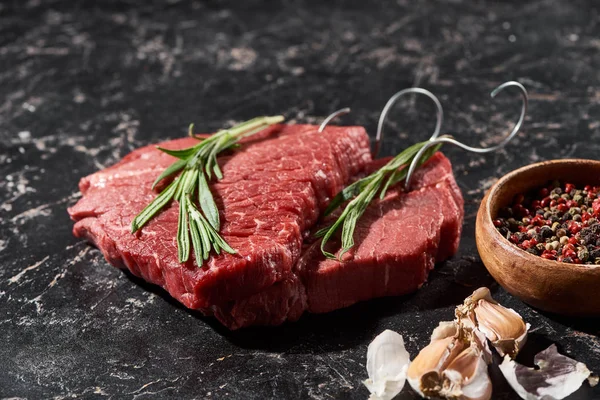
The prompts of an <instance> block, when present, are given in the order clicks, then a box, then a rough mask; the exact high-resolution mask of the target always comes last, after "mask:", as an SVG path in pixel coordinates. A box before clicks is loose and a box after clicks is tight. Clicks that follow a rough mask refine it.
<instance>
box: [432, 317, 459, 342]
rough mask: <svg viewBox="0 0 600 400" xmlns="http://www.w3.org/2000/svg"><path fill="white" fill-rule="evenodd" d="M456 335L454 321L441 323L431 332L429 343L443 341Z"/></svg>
mask: <svg viewBox="0 0 600 400" xmlns="http://www.w3.org/2000/svg"><path fill="white" fill-rule="evenodd" d="M457 333H458V324H457V323H456V321H441V322H440V323H439V324H438V326H437V327H436V328H435V329H434V330H433V332H431V339H430V342H433V341H434V340H439V339H445V338H447V337H450V336H454V335H456V334H457Z"/></svg>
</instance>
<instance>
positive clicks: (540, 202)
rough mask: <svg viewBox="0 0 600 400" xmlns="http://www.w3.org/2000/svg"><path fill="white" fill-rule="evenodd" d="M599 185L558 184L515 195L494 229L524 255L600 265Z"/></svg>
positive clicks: (500, 214)
mask: <svg viewBox="0 0 600 400" xmlns="http://www.w3.org/2000/svg"><path fill="white" fill-rule="evenodd" d="M599 219H600V186H590V185H587V186H585V187H584V188H577V187H575V185H573V184H571V183H566V184H564V185H563V184H561V183H560V182H558V181H555V182H552V183H551V184H550V185H548V186H546V187H543V188H541V189H539V190H536V191H534V192H532V193H529V194H519V195H517V196H515V198H514V200H513V204H512V205H511V206H509V207H505V208H503V209H501V210H500V213H499V215H498V218H497V219H495V220H494V226H495V227H496V229H498V231H499V232H500V233H501V234H502V235H503V236H504V237H506V238H507V239H508V240H509V241H510V242H511V243H514V244H515V245H516V246H518V247H519V248H521V249H523V250H525V251H527V252H528V253H531V254H534V255H537V256H540V257H542V258H546V259H548V260H556V261H561V262H566V263H573V264H600V221H599Z"/></svg>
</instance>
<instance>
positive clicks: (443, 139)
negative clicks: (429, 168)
mask: <svg viewBox="0 0 600 400" xmlns="http://www.w3.org/2000/svg"><path fill="white" fill-rule="evenodd" d="M509 86H514V87H517V88H518V89H519V90H520V91H521V97H522V99H523V105H522V107H521V116H520V117H519V120H518V121H517V123H516V124H515V126H514V128H513V130H512V131H511V132H510V134H509V135H508V136H507V137H506V138H504V139H503V140H502V141H501V142H500V143H498V144H497V145H495V146H491V147H472V146H468V145H466V144H464V143H461V142H459V141H458V140H456V139H454V138H453V137H452V136H450V135H444V136H441V137H439V138H437V139H434V140H430V141H429V143H427V144H425V145H424V146H423V147H422V148H421V149H420V150H419V151H418V152H417V154H416V155H415V157H414V158H413V160H412V162H411V163H410V167H409V168H408V173H407V174H406V181H405V184H404V188H405V190H406V191H408V190H410V183H411V178H412V175H413V173H414V172H415V169H416V168H417V164H418V162H419V160H420V159H421V157H422V156H423V153H425V151H427V149H429V148H430V147H432V146H435V145H436V144H440V143H449V144H453V145H455V146H458V147H460V148H461V149H463V150H466V151H470V152H473V153H480V154H482V153H489V152H492V151H496V150H498V149H500V148H502V147H504V146H505V145H506V144H507V143H508V142H510V140H511V139H512V138H513V137H514V136H515V135H516V134H517V132H519V129H521V125H522V124H523V121H524V119H525V114H526V113H527V104H528V100H529V97H528V95H527V89H525V87H524V86H523V85H521V84H520V83H519V82H515V81H509V82H505V83H503V84H502V85H500V86H498V87H497V88H496V89H494V90H493V91H492V93H491V96H492V98H494V97H496V95H497V94H498V93H500V92H501V91H502V90H504V89H505V88H507V87H509Z"/></svg>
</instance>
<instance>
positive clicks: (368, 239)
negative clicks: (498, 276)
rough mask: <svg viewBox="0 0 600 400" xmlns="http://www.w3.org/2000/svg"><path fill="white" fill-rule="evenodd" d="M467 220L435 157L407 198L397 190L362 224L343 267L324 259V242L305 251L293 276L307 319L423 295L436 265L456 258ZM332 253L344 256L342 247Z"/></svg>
mask: <svg viewBox="0 0 600 400" xmlns="http://www.w3.org/2000/svg"><path fill="white" fill-rule="evenodd" d="M375 163H377V164H381V162H378V161H376V162H375ZM462 220H463V199H462V195H461V193H460V190H459V188H458V186H457V185H456V182H455V180H454V177H453V175H452V166H451V165H450V162H449V161H448V159H447V158H446V157H444V155H443V154H442V153H436V154H435V155H434V156H433V157H431V158H430V159H429V160H428V161H427V163H426V164H425V165H423V166H422V167H421V168H420V169H418V170H417V173H415V176H414V180H413V187H412V190H411V191H410V192H409V193H405V192H403V191H402V190H401V189H400V188H398V187H396V188H394V190H392V191H390V192H389V193H388V194H387V195H386V197H385V199H383V200H379V199H377V200H375V201H373V202H372V203H371V204H370V205H369V207H368V208H367V210H366V211H365V214H363V216H362V217H361V218H360V220H359V221H358V223H357V227H356V230H355V237H354V239H355V243H356V245H355V247H354V248H352V249H351V250H350V251H349V252H348V253H346V254H345V255H344V256H343V260H342V261H341V262H340V261H338V260H331V259H326V258H325V257H324V256H323V254H322V253H321V249H320V242H316V243H314V244H312V245H311V246H310V247H308V249H306V250H305V252H304V254H303V255H302V257H301V258H300V261H299V262H298V264H297V265H296V267H295V272H296V273H297V274H298V275H299V277H300V279H301V281H302V283H303V284H304V286H305V289H306V293H307V301H308V311H310V312H314V313H323V312H329V311H332V310H336V309H338V308H343V307H347V306H349V305H352V304H354V303H356V302H359V301H363V300H367V299H371V298H375V297H382V296H398V295H402V294H407V293H410V292H413V291H415V290H417V289H418V288H419V287H421V285H423V283H425V281H426V280H427V276H428V273H429V271H430V270H431V269H432V268H433V266H434V264H435V262H440V261H443V260H445V259H446V258H448V257H450V256H451V255H453V254H454V253H455V252H456V250H457V248H458V243H459V240H460V233H461V230H462V229H461V228H462ZM328 247H329V251H332V250H336V249H339V247H340V243H339V240H335V241H332V242H330V243H328Z"/></svg>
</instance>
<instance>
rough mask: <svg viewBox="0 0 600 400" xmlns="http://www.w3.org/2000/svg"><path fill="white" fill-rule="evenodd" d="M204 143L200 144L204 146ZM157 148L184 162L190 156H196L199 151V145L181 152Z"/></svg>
mask: <svg viewBox="0 0 600 400" xmlns="http://www.w3.org/2000/svg"><path fill="white" fill-rule="evenodd" d="M202 143H203V142H202ZM202 143H200V144H202ZM156 148H157V149H158V150H160V151H162V152H163V153H167V154H168V155H170V156H173V157H177V158H179V159H182V160H187V159H188V158H189V157H190V156H193V155H194V154H196V152H197V151H198V148H199V145H196V146H193V147H188V148H187V149H181V150H169V149H165V148H164V147H156Z"/></svg>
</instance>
